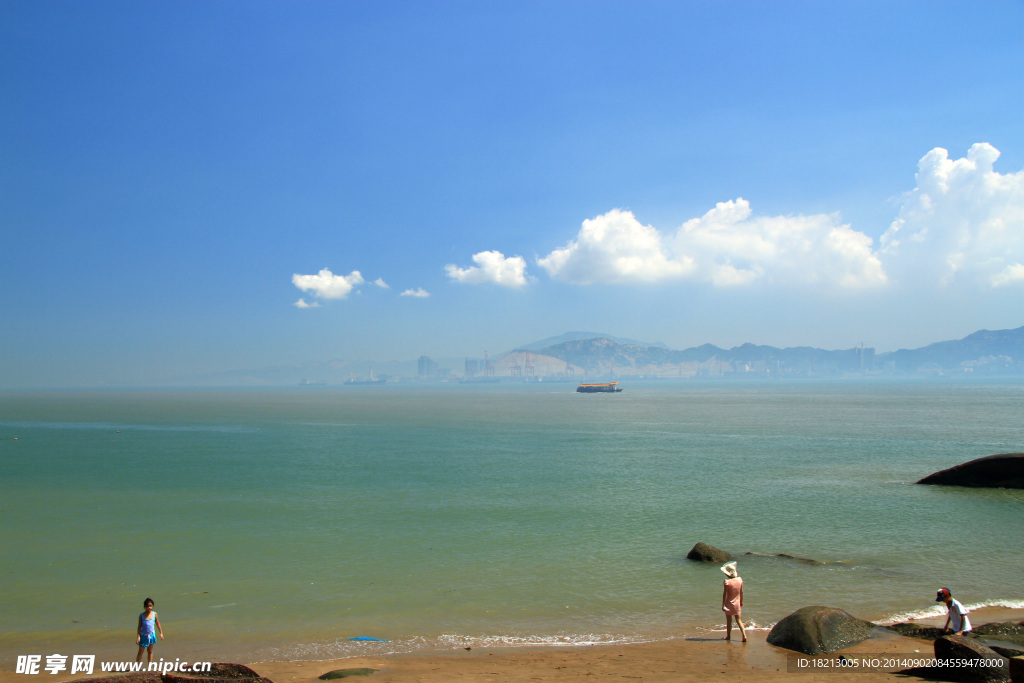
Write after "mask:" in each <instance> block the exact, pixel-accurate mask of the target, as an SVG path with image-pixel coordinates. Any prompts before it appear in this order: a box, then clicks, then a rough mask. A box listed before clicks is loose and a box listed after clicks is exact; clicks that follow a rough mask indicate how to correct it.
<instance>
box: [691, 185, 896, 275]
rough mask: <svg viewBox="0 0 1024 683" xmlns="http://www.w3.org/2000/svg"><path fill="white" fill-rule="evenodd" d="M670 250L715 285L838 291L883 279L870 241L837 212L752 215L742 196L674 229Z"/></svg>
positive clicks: (880, 267)
mask: <svg viewBox="0 0 1024 683" xmlns="http://www.w3.org/2000/svg"><path fill="white" fill-rule="evenodd" d="M674 248H675V249H676V250H677V251H678V252H679V253H684V254H687V255H689V257H690V258H691V259H692V260H693V261H694V263H695V264H696V266H695V275H696V277H698V278H699V279H701V280H706V281H709V282H711V283H713V284H715V285H717V286H731V285H742V284H747V283H750V282H754V281H765V282H770V283H772V284H778V285H802V284H814V285H821V286H826V287H837V288H841V289H849V288H861V287H873V286H878V285H883V284H885V283H886V275H885V272H884V270H883V268H882V263H881V261H880V260H879V259H878V256H877V254H875V253H874V251H873V250H872V239H871V238H870V237H868V236H867V235H865V234H864V233H861V232H857V231H855V230H853V229H851V228H850V226H849V225H844V224H842V223H840V221H839V216H838V215H837V214H814V215H810V216H800V215H798V216H755V215H753V212H752V210H751V208H750V203H749V202H747V201H746V200H745V199H743V198H738V199H736V200H733V201H728V202H720V203H719V204H717V205H716V206H715V208H713V209H711V210H710V211H708V212H707V213H706V214H704V215H703V216H701V217H700V218H693V219H690V220H688V221H686V223H684V224H683V226H682V227H681V228H680V229H679V231H678V232H677V233H676V236H675V241H674Z"/></svg>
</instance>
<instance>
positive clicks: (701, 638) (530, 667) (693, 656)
mask: <svg viewBox="0 0 1024 683" xmlns="http://www.w3.org/2000/svg"><path fill="white" fill-rule="evenodd" d="M971 614H972V617H973V619H972V621H973V623H974V625H975V626H980V625H981V624H985V623H991V622H1003V621H1021V620H1024V609H1022V608H1005V607H989V608H984V609H980V610H976V611H972V612H971ZM913 621H914V622H915V623H919V624H922V625H931V626H940V627H941V626H942V624H943V623H944V621H945V617H944V615H939V616H927V617H922V618H919V619H914V620H913ZM747 635H748V642H747V643H745V644H744V643H741V642H740V640H739V634H738V633H735V632H734V634H733V640H732V641H730V642H726V641H724V640H723V637H724V629H723V630H718V631H706V632H704V633H700V634H682V633H679V634H678V635H674V636H670V637H669V638H666V639H663V640H656V641H651V642H640V643H602V644H592V645H578V646H566V645H547V646H541V645H531V646H519V647H515V646H499V647H472V648H463V649H449V650H444V651H433V652H426V651H425V652H410V653H397V654H382V655H365V656H363V655H358V656H351V657H344V658H339V659H322V660H292V661H258V662H252V663H247V665H248V666H250V667H251V668H252V669H253V670H255V671H256V672H257V673H259V674H260V675H261V676H264V677H266V678H269V679H270V680H271V681H273V682H274V683H317V681H318V677H319V676H321V675H322V674H325V673H327V672H329V671H334V670H337V669H353V668H369V669H375V670H376V673H374V674H373V675H371V676H358V677H354V679H353V680H366V681H373V680H384V681H392V682H395V683H401V682H403V681H421V682H425V683H430V682H436V683H442V682H446V681H451V680H454V679H459V680H465V681H509V682H511V683H526V682H527V681H537V680H541V681H544V680H565V679H576V678H581V679H582V678H591V677H593V676H612V677H616V678H628V679H631V680H648V681H656V680H666V681H669V680H671V681H684V682H690V681H693V682H696V681H703V680H709V679H712V680H725V679H726V678H732V677H735V676H737V675H743V674H750V673H753V674H755V675H756V676H757V680H783V679H789V678H790V677H794V680H799V681H806V682H807V683H817V682H818V681H826V680H828V681H834V680H845V679H846V678H847V677H852V678H850V679H849V680H850V681H862V682H863V683H872V682H874V681H896V680H904V681H905V680H915V679H908V678H907V677H906V676H899V675H897V674H896V673H895V672H896V671H899V670H902V669H904V668H909V667H894V668H892V669H891V670H890V669H886V670H871V671H863V670H860V671H849V672H847V671H832V670H816V669H806V670H805V669H803V668H799V667H798V664H797V660H798V659H800V658H802V659H803V660H805V661H806V660H808V659H810V660H814V659H817V658H814V657H807V656H805V655H801V654H799V653H796V652H791V651H789V650H784V649H781V648H777V647H774V646H772V645H769V644H768V643H767V642H766V638H767V636H768V630H767V629H763V630H749V629H748V632H747ZM841 653H842V654H843V655H845V656H846V657H848V658H852V657H855V656H859V657H865V658H866V657H869V656H870V657H872V658H873V657H883V658H885V657H890V658H929V657H931V656H932V654H933V645H932V643H931V642H929V641H926V640H919V639H915V638H908V637H904V636H901V635H898V634H895V633H884V632H882V633H879V634H877V635H875V636H872V637H871V638H869V639H868V640H866V641H864V642H862V643H859V644H857V645H855V646H852V647H850V648H846V649H844V650H842V651H841ZM836 654H839V653H836ZM158 656H159V654H158ZM830 656H831V657H834V656H835V655H830ZM830 656H825V658H828V657H830ZM804 666H807V665H806V664H805V665H804ZM103 675H104V674H103V673H101V672H98V671H95V672H94V673H93V674H92V675H75V676H70V675H62V674H58V675H50V674H48V673H46V672H41V673H40V674H38V676H45V680H50V681H54V682H56V683H63V682H64V681H76V680H84V679H89V678H98V677H100V676H103ZM32 680H38V678H37V676H28V675H24V674H17V673H14V672H13V669H12V670H4V671H0V683H27V682H28V681H32Z"/></svg>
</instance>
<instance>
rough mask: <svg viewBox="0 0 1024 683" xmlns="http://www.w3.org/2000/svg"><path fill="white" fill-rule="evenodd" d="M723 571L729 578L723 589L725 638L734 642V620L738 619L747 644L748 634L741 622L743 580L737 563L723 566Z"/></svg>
mask: <svg viewBox="0 0 1024 683" xmlns="http://www.w3.org/2000/svg"><path fill="white" fill-rule="evenodd" d="M722 571H723V572H725V575H726V576H728V577H729V578H727V579H726V580H725V585H724V587H723V588H722V611H723V612H725V638H724V640H732V620H733V617H735V618H736V625H737V626H739V627H740V633H741V634H742V635H743V642H744V643H745V642H747V632H746V630H745V629H744V628H743V622H742V621H741V620H740V613H741V612H742V611H743V579H741V578H740V575H739V572H737V571H736V563H735V562H729V563H728V564H725V565H723V566H722Z"/></svg>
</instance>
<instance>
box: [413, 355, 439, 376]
mask: <svg viewBox="0 0 1024 683" xmlns="http://www.w3.org/2000/svg"><path fill="white" fill-rule="evenodd" d="M416 367H417V368H418V370H419V376H420V377H437V363H435V362H434V361H433V360H431V359H430V358H429V357H427V356H420V359H419V360H418V361H417V362H416Z"/></svg>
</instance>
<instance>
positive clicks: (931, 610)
mask: <svg viewBox="0 0 1024 683" xmlns="http://www.w3.org/2000/svg"><path fill="white" fill-rule="evenodd" d="M964 607H966V608H967V609H968V611H974V610H979V609H986V608H990V607H1000V608H1003V609H1024V600H990V601H988V602H974V603H969V604H967V605H964ZM945 614H946V606H945V605H941V604H935V605H932V606H930V607H926V608H924V609H919V610H914V611H911V612H900V613H898V614H894V615H892V616H890V617H886V618H884V619H881V620H879V622H878V623H879V624H881V625H882V626H890V625H892V624H898V623H900V622H904V621H913V620H915V619H929V618H932V617H941V616H943V615H945Z"/></svg>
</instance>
